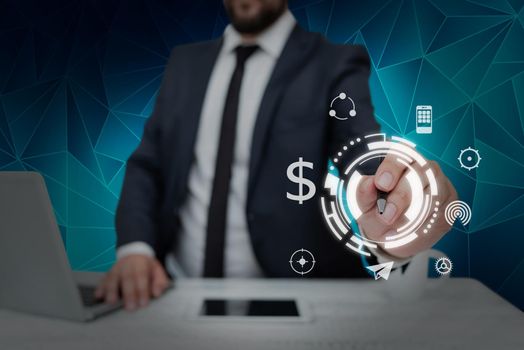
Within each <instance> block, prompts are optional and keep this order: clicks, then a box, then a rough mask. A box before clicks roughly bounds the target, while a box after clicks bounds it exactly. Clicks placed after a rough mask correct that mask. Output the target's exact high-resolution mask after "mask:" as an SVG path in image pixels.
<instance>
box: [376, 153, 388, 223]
mask: <svg viewBox="0 0 524 350" xmlns="http://www.w3.org/2000/svg"><path fill="white" fill-rule="evenodd" d="M383 160H384V157H381V159H380V164H382V161H383ZM387 198H388V193H387V192H384V191H381V190H377V208H378V212H379V214H380V215H382V214H383V213H384V210H385V209H386V202H387Z"/></svg>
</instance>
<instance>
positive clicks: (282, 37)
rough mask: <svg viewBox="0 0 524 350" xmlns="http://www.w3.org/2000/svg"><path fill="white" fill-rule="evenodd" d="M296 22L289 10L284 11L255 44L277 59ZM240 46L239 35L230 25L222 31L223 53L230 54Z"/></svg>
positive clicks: (240, 39)
mask: <svg viewBox="0 0 524 350" xmlns="http://www.w3.org/2000/svg"><path fill="white" fill-rule="evenodd" d="M295 23H296V20H295V18H294V17H293V15H292V14H291V12H290V11H289V10H286V12H284V13H283V14H282V15H281V16H280V17H279V18H278V19H277V20H276V21H275V23H273V24H272V25H271V26H270V27H269V28H267V29H266V30H264V31H263V32H262V33H260V35H259V36H258V37H257V38H256V40H255V43H256V44H257V45H259V46H260V48H261V49H262V50H263V51H265V52H267V53H268V54H270V55H271V56H273V57H274V58H278V56H280V53H281V52H282V50H283V49H284V45H285V44H286V41H287V39H288V38H289V35H290V34H291V31H292V30H293V28H294V27H295ZM241 44H242V38H241V36H240V33H239V32H237V31H236V29H235V28H233V26H232V25H231V24H229V25H228V26H227V27H226V30H225V31H224V47H223V49H224V52H227V53H229V52H232V51H233V50H234V49H235V48H236V47H237V46H239V45H241Z"/></svg>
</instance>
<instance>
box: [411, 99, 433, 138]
mask: <svg viewBox="0 0 524 350" xmlns="http://www.w3.org/2000/svg"><path fill="white" fill-rule="evenodd" d="M415 113H416V116H415V119H416V122H417V134H431V133H432V132H433V107H431V106H417V108H416V112H415Z"/></svg>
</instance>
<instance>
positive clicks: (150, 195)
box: [116, 49, 176, 247]
mask: <svg viewBox="0 0 524 350" xmlns="http://www.w3.org/2000/svg"><path fill="white" fill-rule="evenodd" d="M175 50H176V49H174V50H173V51H172V52H171V55H170V58H169V61H168V64H167V67H166V70H165V72H164V77H163V81H162V84H161V87H160V90H159V93H158V96H157V99H156V103H155V108H154V110H153V113H152V115H151V117H150V118H149V119H148V121H147V122H146V124H145V127H144V133H143V135H142V140H141V142H140V144H139V145H138V147H137V149H136V150H135V151H134V152H133V153H132V154H131V156H130V157H129V159H128V161H127V164H126V173H125V177H124V183H123V187H122V193H121V195H120V201H119V204H118V208H117V211H116V233H117V247H121V246H122V245H125V244H127V243H131V242H137V241H140V242H144V243H147V244H148V245H149V246H151V247H155V246H156V244H157V241H158V234H159V232H158V225H159V212H160V205H161V202H162V199H163V196H164V191H163V189H164V183H163V178H162V147H161V140H162V125H163V119H164V118H165V117H164V114H165V111H164V108H163V106H164V105H165V104H166V100H167V99H168V98H169V96H168V95H167V91H169V90H170V89H169V87H168V86H167V85H169V81H170V80H172V76H173V71H174V63H173V57H174V56H175Z"/></svg>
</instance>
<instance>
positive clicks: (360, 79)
mask: <svg viewBox="0 0 524 350" xmlns="http://www.w3.org/2000/svg"><path fill="white" fill-rule="evenodd" d="M338 51H339V52H338V55H337V62H336V66H335V67H336V68H335V71H334V72H335V76H334V77H333V83H332V85H331V86H332V88H331V90H330V97H331V98H334V97H335V96H337V95H338V94H340V93H341V92H344V93H346V94H347V95H348V96H350V97H351V98H352V99H353V100H354V101H355V106H356V111H357V115H356V116H355V117H348V119H347V120H344V121H342V120H338V119H336V118H332V117H330V118H329V119H330V123H331V124H330V126H329V133H330V137H329V145H328V150H329V155H330V156H332V155H333V154H335V153H336V152H337V151H338V150H339V149H340V148H341V147H342V145H343V144H344V143H347V142H348V141H349V140H352V139H355V138H356V137H361V138H363V137H364V136H365V135H369V134H373V133H377V132H380V125H379V124H378V123H377V121H376V120H375V116H374V108H373V104H372V102H371V94H370V90H369V75H370V66H371V62H370V59H369V55H368V53H367V52H366V49H365V48H364V47H362V46H353V45H349V46H348V45H344V46H339V47H338ZM328 103H329V102H328ZM346 115H347V114H346Z"/></svg>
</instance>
